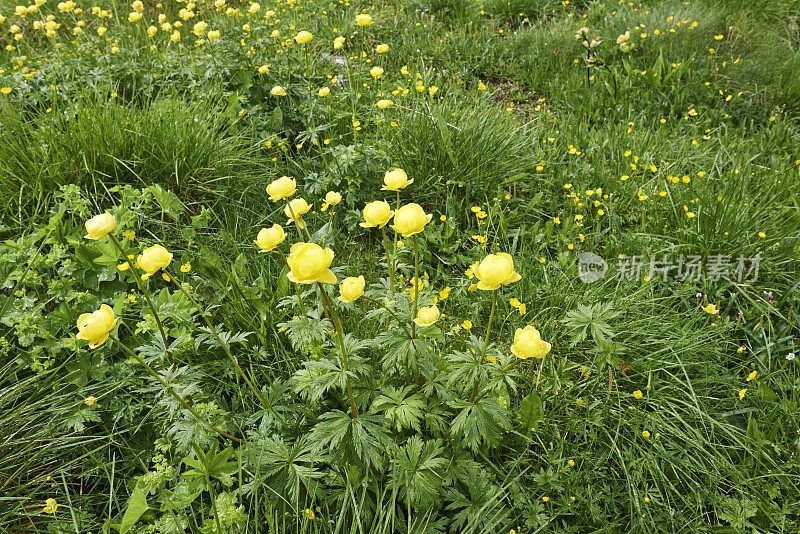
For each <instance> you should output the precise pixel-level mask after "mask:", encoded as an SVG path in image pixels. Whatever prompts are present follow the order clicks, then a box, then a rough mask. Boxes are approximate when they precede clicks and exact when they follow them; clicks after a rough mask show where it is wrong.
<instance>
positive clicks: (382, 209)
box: [359, 200, 394, 228]
mask: <svg viewBox="0 0 800 534" xmlns="http://www.w3.org/2000/svg"><path fill="white" fill-rule="evenodd" d="M363 215H364V221H366V222H362V223H359V224H360V226H361V227H362V228H383V227H384V226H386V223H388V222H389V219H391V218H392V215H394V212H393V211H392V208H391V207H389V203H388V202H386V201H385V200H374V201H372V202H370V203H369V204H367V205H366V206H364V211H363Z"/></svg>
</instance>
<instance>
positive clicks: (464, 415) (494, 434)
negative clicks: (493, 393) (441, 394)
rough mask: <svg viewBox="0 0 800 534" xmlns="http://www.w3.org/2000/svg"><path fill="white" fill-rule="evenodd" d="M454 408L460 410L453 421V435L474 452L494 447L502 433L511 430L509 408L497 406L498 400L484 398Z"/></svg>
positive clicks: (461, 403)
mask: <svg viewBox="0 0 800 534" xmlns="http://www.w3.org/2000/svg"><path fill="white" fill-rule="evenodd" d="M453 408H455V409H456V410H459V413H458V415H457V416H456V418H455V419H454V420H453V424H452V430H451V432H452V434H453V436H458V437H461V438H463V440H464V444H465V445H466V446H467V447H469V448H470V449H472V450H475V451H476V450H478V449H479V448H480V447H481V445H486V446H488V447H492V446H493V445H495V444H497V442H498V441H499V440H500V438H501V437H502V432H503V431H505V430H509V429H510V428H511V419H510V417H509V412H508V409H507V408H503V407H502V406H500V405H499V404H497V400H495V399H493V398H490V397H484V398H483V399H481V400H479V401H478V402H476V403H471V402H457V403H454V404H453Z"/></svg>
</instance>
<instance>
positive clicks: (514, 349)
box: [511, 325, 551, 360]
mask: <svg viewBox="0 0 800 534" xmlns="http://www.w3.org/2000/svg"><path fill="white" fill-rule="evenodd" d="M550 348H551V345H550V343H548V342H547V341H542V337H541V335H540V334H539V331H538V330H536V329H535V328H534V327H532V326H530V325H528V326H526V327H525V328H517V331H516V332H514V344H513V345H511V353H512V354H513V355H514V356H516V357H517V358H519V359H520V360H525V359H527V358H544V357H545V356H546V355H547V353H548V352H550Z"/></svg>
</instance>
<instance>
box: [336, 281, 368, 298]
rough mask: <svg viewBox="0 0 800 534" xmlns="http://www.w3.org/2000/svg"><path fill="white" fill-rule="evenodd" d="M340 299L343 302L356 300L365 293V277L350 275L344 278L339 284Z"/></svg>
mask: <svg viewBox="0 0 800 534" xmlns="http://www.w3.org/2000/svg"><path fill="white" fill-rule="evenodd" d="M339 293H340V295H339V300H340V301H342V302H354V301H356V300H358V299H359V298H360V297H361V295H363V294H364V277H363V276H359V277H358V278H356V277H354V276H350V277H348V278H345V279H344V280H342V283H341V284H339Z"/></svg>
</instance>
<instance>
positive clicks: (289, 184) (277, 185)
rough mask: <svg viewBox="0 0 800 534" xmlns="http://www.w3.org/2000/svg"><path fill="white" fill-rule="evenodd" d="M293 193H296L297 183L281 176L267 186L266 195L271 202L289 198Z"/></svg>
mask: <svg viewBox="0 0 800 534" xmlns="http://www.w3.org/2000/svg"><path fill="white" fill-rule="evenodd" d="M295 191H297V181H296V180H295V179H294V178H289V177H288V176H281V177H280V178H278V179H277V180H274V181H273V182H272V183H271V184H269V185H268V186H267V194H268V195H269V199H270V200H271V201H273V202H277V201H279V200H284V199H286V198H289V197H290V196H292V195H294V193H295Z"/></svg>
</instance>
